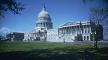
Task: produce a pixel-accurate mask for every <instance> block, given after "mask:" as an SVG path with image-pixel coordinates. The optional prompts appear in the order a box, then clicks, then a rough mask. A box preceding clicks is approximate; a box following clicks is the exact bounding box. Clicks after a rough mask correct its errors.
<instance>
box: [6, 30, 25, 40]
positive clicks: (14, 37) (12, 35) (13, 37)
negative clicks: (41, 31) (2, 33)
mask: <svg viewBox="0 0 108 60" xmlns="http://www.w3.org/2000/svg"><path fill="white" fill-rule="evenodd" d="M6 38H7V40H9V41H22V40H23V39H24V33H19V32H11V33H9V34H7V35H6Z"/></svg>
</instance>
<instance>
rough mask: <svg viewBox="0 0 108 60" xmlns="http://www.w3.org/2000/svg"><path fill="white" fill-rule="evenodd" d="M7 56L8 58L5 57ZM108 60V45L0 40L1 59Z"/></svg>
mask: <svg viewBox="0 0 108 60" xmlns="http://www.w3.org/2000/svg"><path fill="white" fill-rule="evenodd" d="M5 57H6V58H5ZM9 59H11V60H73V59H74V60H108V47H99V48H98V49H95V48H94V47H93V45H89V44H88V45H77V44H74V45H73V44H68V43H48V42H0V60H9Z"/></svg>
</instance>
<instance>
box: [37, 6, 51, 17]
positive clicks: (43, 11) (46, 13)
mask: <svg viewBox="0 0 108 60" xmlns="http://www.w3.org/2000/svg"><path fill="white" fill-rule="evenodd" d="M38 18H50V16H49V13H48V12H47V11H46V8H45V7H44V8H43V9H42V10H41V12H40V13H39V14H38Z"/></svg>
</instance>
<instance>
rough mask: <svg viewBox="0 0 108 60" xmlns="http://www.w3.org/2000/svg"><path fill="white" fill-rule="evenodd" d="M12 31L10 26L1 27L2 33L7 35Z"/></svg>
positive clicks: (0, 31) (0, 32)
mask: <svg viewBox="0 0 108 60" xmlns="http://www.w3.org/2000/svg"><path fill="white" fill-rule="evenodd" d="M9 32H11V31H10V29H9V28H7V27H1V28H0V35H5V34H7V33H9Z"/></svg>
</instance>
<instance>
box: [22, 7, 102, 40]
mask: <svg viewBox="0 0 108 60" xmlns="http://www.w3.org/2000/svg"><path fill="white" fill-rule="evenodd" d="M37 18H38V20H37V21H36V27H35V28H34V29H33V31H32V32H29V33H25V34H24V40H23V41H47V42H73V41H84V40H88V41H93V40H102V39H103V27H102V25H100V24H99V23H97V22H93V21H78V22H67V23H65V24H63V25H61V26H59V27H58V28H57V29H53V23H52V22H51V17H50V15H49V13H48V12H47V10H46V7H45V5H44V6H43V9H42V10H41V12H40V13H39V15H38V17H37Z"/></svg>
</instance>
